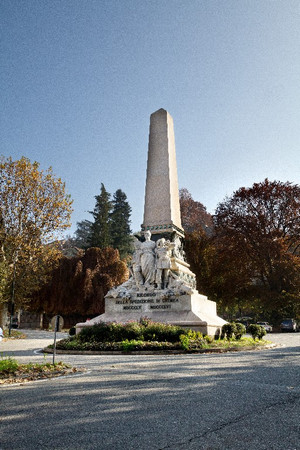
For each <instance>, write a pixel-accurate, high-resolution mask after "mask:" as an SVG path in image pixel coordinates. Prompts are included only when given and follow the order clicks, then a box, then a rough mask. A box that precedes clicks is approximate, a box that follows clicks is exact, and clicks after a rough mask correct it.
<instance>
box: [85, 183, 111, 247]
mask: <svg viewBox="0 0 300 450" xmlns="http://www.w3.org/2000/svg"><path fill="white" fill-rule="evenodd" d="M110 197H111V195H110V193H109V192H107V190H106V189H105V186H104V184H103V183H101V192H100V195H96V196H95V199H96V204H95V208H94V210H93V211H91V214H92V216H93V218H94V221H93V222H92V225H91V234H90V238H89V244H90V247H99V248H105V247H109V246H110V245H111V243H112V242H111V241H112V240H111V232H110V212H111V209H112V203H111V200H110Z"/></svg>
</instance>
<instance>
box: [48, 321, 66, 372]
mask: <svg viewBox="0 0 300 450" xmlns="http://www.w3.org/2000/svg"><path fill="white" fill-rule="evenodd" d="M63 324H64V319H63V318H62V317H61V316H59V315H57V316H54V317H53V318H52V320H51V325H52V328H54V343H53V362H52V363H53V365H54V364H55V354H56V333H57V331H60V330H61V329H62V327H63Z"/></svg>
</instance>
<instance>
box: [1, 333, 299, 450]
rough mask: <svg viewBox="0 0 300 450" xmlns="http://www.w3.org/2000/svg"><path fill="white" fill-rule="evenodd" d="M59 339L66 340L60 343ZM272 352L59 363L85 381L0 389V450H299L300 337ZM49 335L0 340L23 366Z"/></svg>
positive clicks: (277, 337)
mask: <svg viewBox="0 0 300 450" xmlns="http://www.w3.org/2000/svg"><path fill="white" fill-rule="evenodd" d="M61 336H62V335H61ZM268 339H270V340H272V341H273V342H276V343H278V344H280V345H281V346H280V347H277V348H275V349H269V350H260V351H251V352H237V353H236V352H235V353H226V354H198V355H197V354H195V355H149V356H145V355H121V356H120V355H118V356H117V355H115V356H114V355H106V356H102V355H99V356H88V355H84V356H82V355H77V356H75V355H63V356H62V355H58V356H57V358H58V359H61V360H63V361H64V362H69V363H71V364H73V365H76V366H85V367H86V368H87V369H88V372H87V373H85V374H83V375H82V374H80V375H75V376H70V377H65V378H56V379H52V380H46V381H41V382H32V383H27V384H24V385H13V386H12V385H10V386H7V385H6V386H2V387H1V388H0V398H1V403H0V410H1V411H0V415H1V426H0V450H12V449H13V450H17V449H24V450H25V449H26V450H39V449H51V450H56V449H68V450H71V449H72V450H76V449H84V450H85V449H112V450H129V449H132V450H137V449H141V450H156V449H184V450H185V449H187V450H190V449H197V450H221V449H222V450H224V449H225V450H226V449H234V450H235V449H237V450H238V449H242V450H252V449H255V450H256V449H259V450H262V449H268V450H270V449H274V450H279V449H284V450H298V449H300V426H299V417H300V333H286V334H272V335H268ZM50 342H53V333H48V334H47V333H45V332H31V333H28V339H25V340H22V341H17V340H15V341H6V342H5V341H2V343H1V344H0V352H1V353H2V355H4V356H8V355H14V356H15V357H16V358H17V359H18V360H19V361H20V362H21V361H22V362H28V361H31V362H41V361H43V360H44V359H46V360H47V361H51V359H52V356H51V355H47V356H45V357H44V356H43V355H42V354H37V353H36V350H37V349H39V348H42V347H44V346H45V345H47V344H48V343H50Z"/></svg>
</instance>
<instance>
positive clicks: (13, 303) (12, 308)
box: [8, 257, 17, 336]
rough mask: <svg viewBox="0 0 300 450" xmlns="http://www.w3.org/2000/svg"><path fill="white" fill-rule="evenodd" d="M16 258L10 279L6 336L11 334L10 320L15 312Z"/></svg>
mask: <svg viewBox="0 0 300 450" xmlns="http://www.w3.org/2000/svg"><path fill="white" fill-rule="evenodd" d="M16 258H17V257H16ZM16 258H15V259H14V270H13V279H12V290H11V308H10V320H9V328H8V336H10V335H11V329H12V320H13V315H14V313H15V290H16Z"/></svg>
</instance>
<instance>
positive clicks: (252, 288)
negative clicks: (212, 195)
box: [215, 179, 300, 313]
mask: <svg viewBox="0 0 300 450" xmlns="http://www.w3.org/2000/svg"><path fill="white" fill-rule="evenodd" d="M215 226H216V236H217V239H218V245H219V249H220V252H219V254H220V255H222V252H223V254H224V252H226V253H227V256H226V258H227V260H229V261H231V262H230V266H231V267H232V268H233V271H234V272H235V273H236V282H239V283H240V285H243V288H244V289H245V288H247V292H248V294H249V295H250V296H251V297H252V298H258V299H259V300H260V302H261V303H263V304H264V306H265V308H267V309H278V308H283V309H284V308H286V307H287V306H290V307H294V308H296V309H297V308H299V298H300V271H299V268H300V256H299V249H300V187H299V186H298V185H292V184H291V183H289V182H286V183H282V182H279V181H273V182H271V181H269V180H268V179H265V180H264V181H263V182H262V183H255V184H254V185H253V186H252V187H251V188H240V189H239V190H238V191H236V192H235V193H234V194H233V195H232V197H230V198H227V199H226V200H225V201H224V202H223V203H221V204H219V206H218V208H217V210H216V215H215ZM226 267H228V266H226ZM238 272H240V274H239V273H238ZM297 298H298V301H297ZM295 313H296V311H295Z"/></svg>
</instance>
